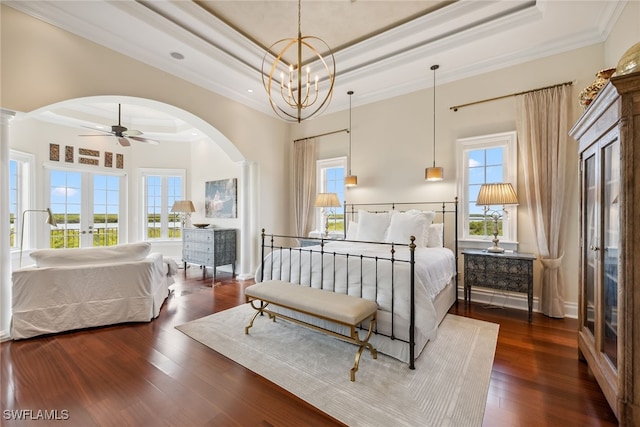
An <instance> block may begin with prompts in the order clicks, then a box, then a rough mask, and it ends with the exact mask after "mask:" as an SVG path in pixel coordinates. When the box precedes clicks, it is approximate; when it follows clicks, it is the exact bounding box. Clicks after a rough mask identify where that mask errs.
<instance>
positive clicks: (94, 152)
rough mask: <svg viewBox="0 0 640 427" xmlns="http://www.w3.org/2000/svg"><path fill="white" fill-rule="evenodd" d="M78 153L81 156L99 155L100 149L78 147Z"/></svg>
mask: <svg viewBox="0 0 640 427" xmlns="http://www.w3.org/2000/svg"><path fill="white" fill-rule="evenodd" d="M78 154H80V155H83V156H91V157H100V151H98V150H90V149H88V148H78Z"/></svg>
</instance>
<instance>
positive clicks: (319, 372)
mask: <svg viewBox="0 0 640 427" xmlns="http://www.w3.org/2000/svg"><path fill="white" fill-rule="evenodd" d="M253 313H254V310H253V309H252V308H251V307H250V306H249V305H248V304H244V305H241V306H238V307H234V308H232V309H229V310H225V311H222V312H219V313H216V314H212V315H210V316H207V317H203V318H201V319H198V320H194V321H192V322H189V323H187V324H184V325H180V326H177V327H176V328H177V329H179V330H180V331H182V332H184V333H185V334H187V335H188V336H190V337H191V338H193V339H195V340H197V341H199V342H201V343H202V344H204V345H206V346H207V347H209V348H211V349H213V350H215V351H217V352H219V353H221V354H223V355H225V356H227V357H228V358H230V359H232V360H234V361H235V362H237V363H239V364H241V365H243V366H244V367H246V368H248V369H250V370H252V371H253V372H255V373H257V374H259V375H261V376H263V377H265V378H267V379H269V380H270V381H272V382H274V383H276V384H278V385H279V386H281V387H283V388H285V389H286V390H288V391H290V392H291V393H293V394H295V395H296V396H298V397H299V398H301V399H303V400H305V401H307V402H309V403H310V404H311V405H313V406H315V407H316V408H318V409H320V410H321V411H323V412H325V413H327V414H329V415H331V416H332V417H334V418H336V419H338V420H340V421H342V422H343V423H345V424H347V425H349V426H402V425H405V426H455V427H461V426H480V425H482V418H483V416H484V409H485V405H486V400H487V392H488V388H489V380H490V377H491V367H492V365H493V356H494V353H495V348H496V341H497V337H498V325H497V324H494V323H489V322H483V321H479V320H474V319H469V318H465V317H461V316H455V315H452V314H447V316H446V317H445V318H444V320H443V321H442V324H441V325H440V328H439V329H438V336H437V338H436V339H435V340H434V341H431V342H429V343H428V344H427V347H426V348H425V350H424V351H423V352H422V354H421V355H420V357H419V358H418V359H417V360H416V363H415V365H416V369H415V370H410V369H409V368H408V365H407V364H405V363H402V362H400V361H398V360H396V359H393V358H391V357H388V356H385V355H383V354H378V359H377V360H374V359H372V357H371V354H370V353H369V352H368V351H365V352H363V354H362V358H361V359H360V369H359V370H358V372H357V373H356V381H355V382H351V381H349V370H350V369H351V367H352V366H353V360H354V356H355V351H356V349H357V347H355V346H354V345H352V344H349V343H346V342H343V341H340V340H338V339H336V338H332V337H329V336H326V335H324V334H321V333H318V332H315V331H312V330H310V329H307V328H304V327H303V326H299V325H296V324H293V323H288V322H286V321H283V320H278V321H276V322H275V323H274V322H271V321H269V320H268V318H267V317H266V316H265V317H258V318H257V319H256V321H255V323H254V325H253V327H252V328H251V329H250V331H249V335H245V333H244V327H245V325H246V324H247V323H248V322H249V319H250V317H251V316H252V315H253Z"/></svg>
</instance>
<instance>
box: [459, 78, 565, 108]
mask: <svg viewBox="0 0 640 427" xmlns="http://www.w3.org/2000/svg"><path fill="white" fill-rule="evenodd" d="M572 84H573V82H564V83H558V84H555V85H551V86H545V87H539V88H538V89H531V90H525V91H524V92H517V93H511V94H509V95H502V96H496V97H495V98H489V99H483V100H481V101H475V102H469V103H468V104H462V105H454V106H453V107H449V109H450V110H453V111H458V108H462V107H468V106H470V105H475V104H482V103H483V102H489V101H496V100H498V99H503V98H509V97H511V96H518V95H524V94H525V93H529V92H536V91H538V90H544V89H551V88H554V87H558V86H565V85H572Z"/></svg>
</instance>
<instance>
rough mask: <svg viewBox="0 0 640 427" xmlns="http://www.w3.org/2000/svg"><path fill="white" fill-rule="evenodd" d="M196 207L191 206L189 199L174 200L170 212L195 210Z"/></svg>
mask: <svg viewBox="0 0 640 427" xmlns="http://www.w3.org/2000/svg"><path fill="white" fill-rule="evenodd" d="M195 211H196V208H195V207H194V206H193V202H192V201H191V200H176V201H175V202H173V206H172V207H171V212H189V213H191V212H195Z"/></svg>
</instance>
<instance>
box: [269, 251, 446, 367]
mask: <svg viewBox="0 0 640 427" xmlns="http://www.w3.org/2000/svg"><path fill="white" fill-rule="evenodd" d="M390 248H391V246H390V245H376V244H367V243H356V242H345V241H338V242H330V243H326V244H325V245H324V254H323V255H321V254H320V253H319V251H320V247H319V246H312V247H305V248H301V250H299V249H298V248H294V249H291V250H289V248H286V249H283V250H278V249H276V250H274V252H272V253H271V254H269V255H268V256H267V257H266V260H265V263H264V265H265V272H264V280H269V279H271V278H275V279H281V280H285V281H290V282H292V283H301V284H303V285H306V286H309V284H310V283H311V286H312V287H315V288H320V287H322V288H323V289H328V290H335V291H337V292H341V293H348V294H349V295H355V296H361V297H363V298H367V299H371V300H374V301H376V302H377V303H378V307H379V311H378V328H377V330H378V332H381V333H383V334H385V335H391V333H392V322H391V307H392V305H393V308H394V310H393V312H394V319H393V335H394V336H395V337H397V338H400V339H402V340H407V341H408V339H409V327H408V325H409V319H410V309H411V308H410V264H409V263H408V262H397V261H396V262H395V263H394V267H393V272H394V273H393V276H394V282H393V283H394V286H393V289H392V286H391V263H390V262H389V261H386V260H379V261H378V262H377V267H376V262H375V260H374V259H370V258H368V257H376V256H377V257H380V258H385V259H386V258H390V256H391V253H390ZM394 248H395V253H394V257H395V259H396V260H407V261H408V260H409V256H410V255H409V248H408V247H406V246H395V247H394ZM310 251H312V252H310ZM334 252H335V253H338V254H347V253H349V254H352V255H350V256H349V258H348V264H347V258H346V257H345V256H344V255H340V256H335V257H334V256H333V255H332V254H333V253H334ZM360 255H363V256H365V258H364V259H362V260H361V258H360ZM300 258H301V261H300ZM312 259H313V265H312V266H310V265H309V264H310V263H311V260H312ZM321 259H323V260H324V261H323V264H324V267H323V268H322V267H321V265H320V260H321ZM361 262H362V267H361ZM260 269H261V267H258V271H257V273H256V281H260V279H261V271H260ZM321 270H322V272H321ZM347 270H348V281H347ZM361 271H362V273H361ZM455 272H456V268H455V256H454V254H453V252H452V251H451V250H450V249H448V248H442V247H438V248H426V247H422V248H416V249H415V302H416V347H415V352H416V357H417V355H418V354H419V353H420V351H421V350H422V348H423V347H424V345H425V344H426V342H427V341H428V340H430V339H433V338H434V337H435V333H436V330H437V326H438V322H439V320H438V316H437V315H436V312H435V308H434V305H433V301H434V298H435V297H436V296H437V295H438V294H439V293H440V292H441V291H442V290H443V289H444V288H445V286H446V285H447V283H449V282H450V281H451V279H452V278H453V277H454V276H455ZM361 274H362V280H361ZM310 277H311V280H310ZM334 278H335V280H334ZM376 280H377V282H376ZM334 282H335V284H334ZM376 283H377V286H376ZM347 289H348V292H347V291H346V290H347ZM290 314H291V313H290ZM296 317H300V316H296ZM309 320H310V319H308V318H305V321H309ZM313 323H317V322H315V321H313ZM325 326H326V325H325ZM385 340H386V341H391V340H388V339H386V337H383V336H380V335H378V336H376V337H373V338H372V343H373V344H374V345H375V346H376V347H377V348H378V350H379V351H381V352H382V353H385V354H389V355H390V356H393V357H396V358H398V359H400V360H404V361H407V360H408V349H407V346H406V344H405V345H404V346H402V348H401V349H400V350H398V349H399V348H400V347H399V346H398V344H404V343H401V342H400V341H398V340H395V343H393V342H392V343H387V342H386V341H385Z"/></svg>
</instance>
